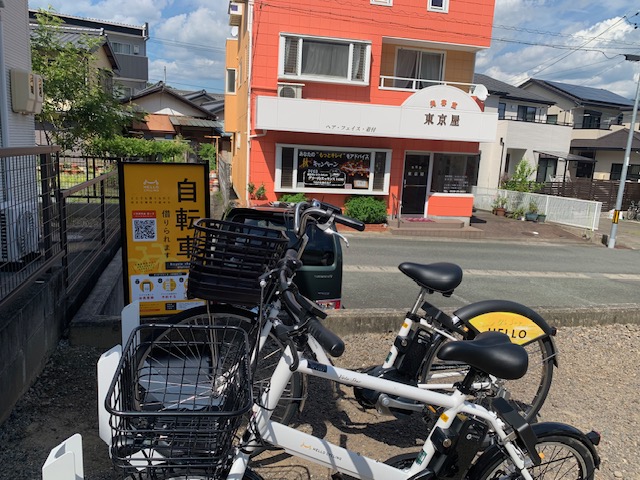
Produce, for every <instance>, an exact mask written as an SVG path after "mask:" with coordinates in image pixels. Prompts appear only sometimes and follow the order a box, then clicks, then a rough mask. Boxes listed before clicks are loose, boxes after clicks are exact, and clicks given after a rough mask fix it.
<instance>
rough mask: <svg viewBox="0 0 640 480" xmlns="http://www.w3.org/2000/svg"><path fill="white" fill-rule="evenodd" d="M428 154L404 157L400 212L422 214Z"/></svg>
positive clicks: (427, 172) (425, 191) (424, 200)
mask: <svg viewBox="0 0 640 480" xmlns="http://www.w3.org/2000/svg"><path fill="white" fill-rule="evenodd" d="M428 176H429V155H415V154H412V155H406V156H405V158H404V184H403V188H402V213H404V214H416V213H417V214H420V215H422V214H424V205H425V203H426V201H427V178H428Z"/></svg>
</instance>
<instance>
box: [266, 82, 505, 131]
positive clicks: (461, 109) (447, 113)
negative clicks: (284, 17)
mask: <svg viewBox="0 0 640 480" xmlns="http://www.w3.org/2000/svg"><path fill="white" fill-rule="evenodd" d="M497 125H498V114H497V112H484V111H483V110H482V108H480V105H478V103H477V102H476V100H475V99H474V98H473V97H472V96H471V95H469V94H468V93H466V92H465V91H463V90H462V89H460V88H457V87H453V86H450V85H434V86H431V87H427V88H423V89H422V90H418V91H417V92H415V93H413V94H412V95H411V96H409V97H408V98H407V99H406V100H405V101H404V103H403V104H402V105H380V104H372V103H356V102H336V101H329V100H314V99H297V98H296V99H291V98H281V97H271V96H259V97H258V99H257V109H256V128H257V129H265V130H284V131H290V132H306V133H321V134H329V135H353V136H367V137H392V138H416V139H422V140H452V141H466V142H492V141H494V140H495V136H496V131H497Z"/></svg>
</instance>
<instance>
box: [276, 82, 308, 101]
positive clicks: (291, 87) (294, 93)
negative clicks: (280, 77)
mask: <svg viewBox="0 0 640 480" xmlns="http://www.w3.org/2000/svg"><path fill="white" fill-rule="evenodd" d="M302 87H304V84H302V83H279V84H278V96H279V97H282V98H302Z"/></svg>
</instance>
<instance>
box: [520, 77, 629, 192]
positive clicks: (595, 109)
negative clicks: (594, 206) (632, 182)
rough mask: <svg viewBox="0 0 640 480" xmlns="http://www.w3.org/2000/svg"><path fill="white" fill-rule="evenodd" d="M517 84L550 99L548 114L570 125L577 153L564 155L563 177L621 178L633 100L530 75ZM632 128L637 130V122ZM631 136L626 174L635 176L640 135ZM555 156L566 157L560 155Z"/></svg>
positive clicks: (560, 159) (574, 149) (560, 158)
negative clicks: (571, 155) (572, 156)
mask: <svg viewBox="0 0 640 480" xmlns="http://www.w3.org/2000/svg"><path fill="white" fill-rule="evenodd" d="M520 87H521V88H523V89H525V90H527V91H529V92H532V93H536V94H539V95H543V96H545V97H548V98H550V99H551V100H553V101H554V105H553V106H551V107H550V108H549V111H548V113H547V118H548V119H549V117H551V120H552V121H556V122H557V123H559V124H560V123H562V124H568V125H570V126H571V127H572V136H571V148H570V153H571V154H573V155H578V157H575V159H573V160H572V159H566V164H568V166H567V167H565V172H564V173H563V177H562V178H564V179H565V180H566V179H567V178H568V179H571V178H591V179H600V180H619V179H620V172H621V171H622V163H623V161H624V152H625V148H626V144H627V139H628V136H629V130H628V129H629V128H631V125H630V118H631V115H630V113H631V111H632V110H633V101H632V100H630V99H627V98H624V97H621V96H620V95H617V94H615V93H613V92H610V91H608V90H604V89H600V88H593V87H585V86H581V85H571V84H568V83H560V82H552V81H548V80H539V79H533V78H532V79H529V80H527V81H526V82H524V83H523V84H522V85H521V86H520ZM633 130H634V132H638V123H636V124H635V125H633ZM634 136H635V139H634V143H633V146H632V152H633V153H632V155H631V158H630V166H629V174H628V176H627V178H628V179H636V180H638V179H639V177H640V153H638V152H639V151H640V135H639V134H638V133H634ZM552 158H553V157H550V159H552ZM556 159H557V161H559V162H563V160H565V159H564V158H562V157H561V156H558V157H556ZM566 164H565V165H566ZM559 168H560V167H559Z"/></svg>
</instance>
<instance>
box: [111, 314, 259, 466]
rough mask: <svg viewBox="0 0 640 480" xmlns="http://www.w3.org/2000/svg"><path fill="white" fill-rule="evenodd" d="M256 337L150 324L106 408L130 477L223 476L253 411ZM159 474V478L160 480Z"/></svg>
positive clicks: (122, 367) (128, 353) (141, 330)
mask: <svg viewBox="0 0 640 480" xmlns="http://www.w3.org/2000/svg"><path fill="white" fill-rule="evenodd" d="M249 363H250V362H249V349H248V338H247V334H246V332H245V331H244V330H243V329H241V328H238V327H231V326H225V327H220V326H211V325H142V326H140V327H138V328H137V329H135V330H134V331H133V333H132V334H131V336H130V338H129V341H128V342H127V345H126V346H125V348H124V350H123V352H122V358H121V359H120V363H119V365H118V369H117V371H116V374H115V376H114V379H113V381H112V383H111V386H110V387H109V390H108V393H107V398H106V401H105V406H106V409H107V411H108V412H109V413H110V414H111V415H110V426H111V429H112V442H111V458H112V461H113V463H114V464H115V466H116V467H119V468H120V469H121V470H122V473H123V476H127V475H134V476H135V475H137V474H142V473H144V474H145V475H148V476H151V478H155V476H158V477H159V478H163V477H166V476H167V475H171V476H175V475H178V476H180V475H189V474H190V475H201V476H203V477H211V478H213V477H216V478H217V476H220V475H221V474H222V473H223V472H224V471H226V470H227V469H228V467H229V465H230V462H231V460H232V458H233V442H234V439H235V437H236V432H237V430H238V428H239V426H240V424H241V422H242V416H243V415H244V414H245V413H246V412H248V411H249V409H250V408H251V406H252V403H253V400H252V394H251V376H250V369H249V367H250V365H249ZM154 475H155V476H154Z"/></svg>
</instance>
